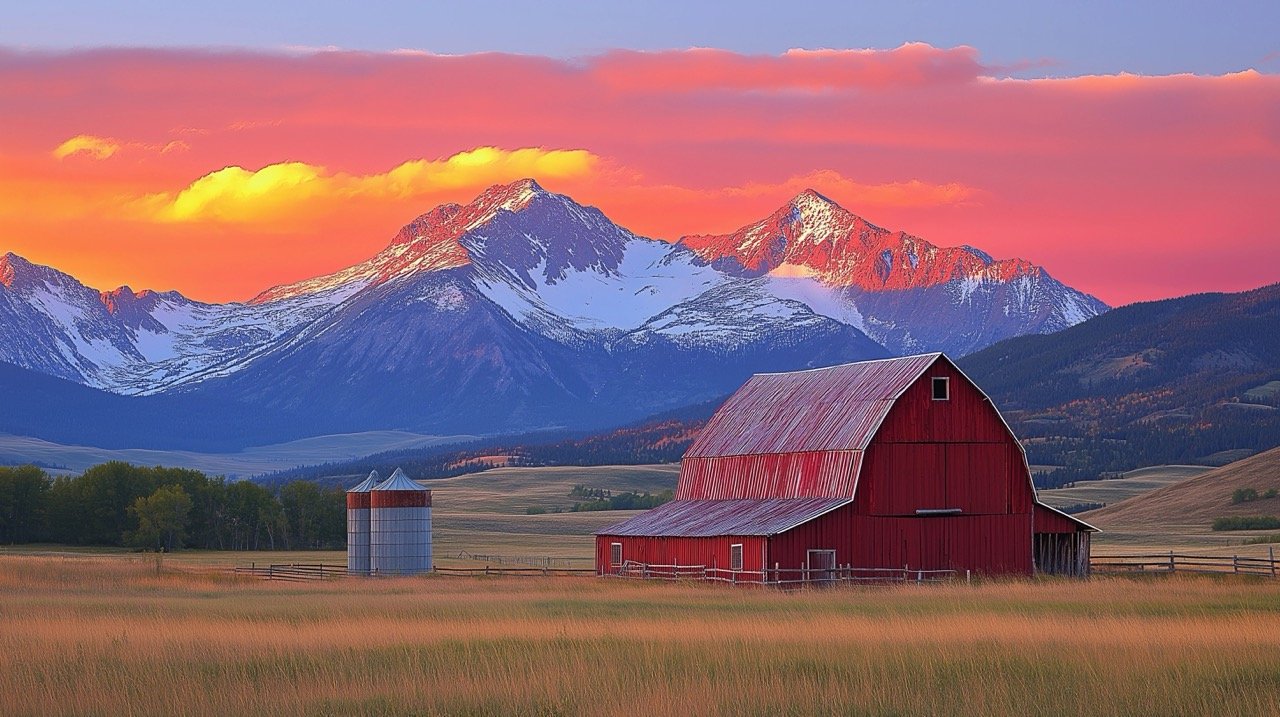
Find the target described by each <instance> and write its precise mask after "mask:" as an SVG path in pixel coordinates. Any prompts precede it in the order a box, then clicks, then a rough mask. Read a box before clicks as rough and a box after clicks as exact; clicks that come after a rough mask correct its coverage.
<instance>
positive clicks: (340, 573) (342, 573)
mask: <svg viewBox="0 0 1280 717" xmlns="http://www.w3.org/2000/svg"><path fill="white" fill-rule="evenodd" d="M234 572H235V574H236V575H250V576H253V577H258V578H263V579H264V580H287V581H292V582H302V581H307V580H336V579H338V578H345V577H347V575H348V573H347V566H345V565H338V564H335V563H273V564H271V565H258V564H257V563H253V564H250V565H248V566H244V565H240V566H237V567H236V568H235V569H234Z"/></svg>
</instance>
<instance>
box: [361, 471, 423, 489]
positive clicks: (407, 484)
mask: <svg viewBox="0 0 1280 717" xmlns="http://www.w3.org/2000/svg"><path fill="white" fill-rule="evenodd" d="M373 490H426V488H423V487H422V486H420V485H418V484H417V483H414V482H413V481H412V480H409V476H407V475H405V474H404V471H402V470H400V469H399V468H397V469H396V472H395V473H392V474H391V477H390V478H388V479H386V480H385V481H383V482H381V483H379V484H378V485H377V486H376V487H374V488H373Z"/></svg>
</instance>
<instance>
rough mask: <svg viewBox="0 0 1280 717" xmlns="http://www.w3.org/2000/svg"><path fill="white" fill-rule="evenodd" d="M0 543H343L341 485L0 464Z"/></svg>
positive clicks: (290, 546) (294, 546)
mask: <svg viewBox="0 0 1280 717" xmlns="http://www.w3.org/2000/svg"><path fill="white" fill-rule="evenodd" d="M0 542H3V543H9V544H17V543H62V544H67V545H104V546H128V547H134V548H141V549H149V550H175V549H178V548H182V547H190V548H201V549H207V550H277V549H287V550H305V549H340V548H342V547H343V546H344V545H345V543H346V499H345V494H344V493H343V492H342V491H341V490H324V489H321V488H319V487H317V486H316V485H315V484H314V483H310V482H307V481H293V482H291V483H287V484H284V485H283V486H281V487H280V488H279V489H278V490H276V491H271V490H268V489H266V488H264V487H262V486H260V485H257V484H254V483H251V482H248V481H228V480H226V479H225V478H223V477H220V476H219V477H211V476H207V475H205V474H204V473H201V472H200V471H196V470H191V469H187V468H161V467H144V466H135V465H131V464H129V463H123V462H118V461H115V462H111V463H103V464H101V465H97V466H94V467H92V468H90V469H88V470H86V471H85V472H84V473H82V474H80V475H78V476H71V477H61V476H60V477H57V478H54V477H51V476H50V475H49V474H47V473H45V472H44V470H42V469H41V468H39V467H37V466H32V465H27V466H19V467H7V466H0Z"/></svg>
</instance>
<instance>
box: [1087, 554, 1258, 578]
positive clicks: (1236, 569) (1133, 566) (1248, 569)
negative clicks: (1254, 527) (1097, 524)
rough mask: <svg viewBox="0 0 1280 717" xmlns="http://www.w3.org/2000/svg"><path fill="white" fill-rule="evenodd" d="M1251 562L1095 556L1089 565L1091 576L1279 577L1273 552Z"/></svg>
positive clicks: (1192, 557)
mask: <svg viewBox="0 0 1280 717" xmlns="http://www.w3.org/2000/svg"><path fill="white" fill-rule="evenodd" d="M1268 554H1269V556H1268V557H1265V558H1255V557H1250V556H1247V555H1191V554H1185V553H1175V552H1173V551H1169V552H1167V553H1137V554H1131V555H1098V556H1095V557H1094V558H1092V559H1091V560H1090V561H1089V567H1090V569H1091V570H1093V572H1095V573H1110V574H1115V573H1142V572H1156V573H1207V574H1215V575H1224V574H1233V575H1257V576H1259V577H1265V578H1276V577H1280V575H1278V573H1280V561H1278V560H1276V557H1275V551H1274V550H1269V551H1268Z"/></svg>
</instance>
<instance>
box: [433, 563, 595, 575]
mask: <svg viewBox="0 0 1280 717" xmlns="http://www.w3.org/2000/svg"><path fill="white" fill-rule="evenodd" d="M432 572H434V573H436V574H437V575H516V576H521V575H524V576H551V575H595V574H596V569H595V568H553V567H549V566H544V567H541V568H508V567H497V568H495V567H493V566H490V565H486V566H485V567H483V568H442V567H440V566H439V565H437V566H436V567H435V568H433V570H432Z"/></svg>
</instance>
